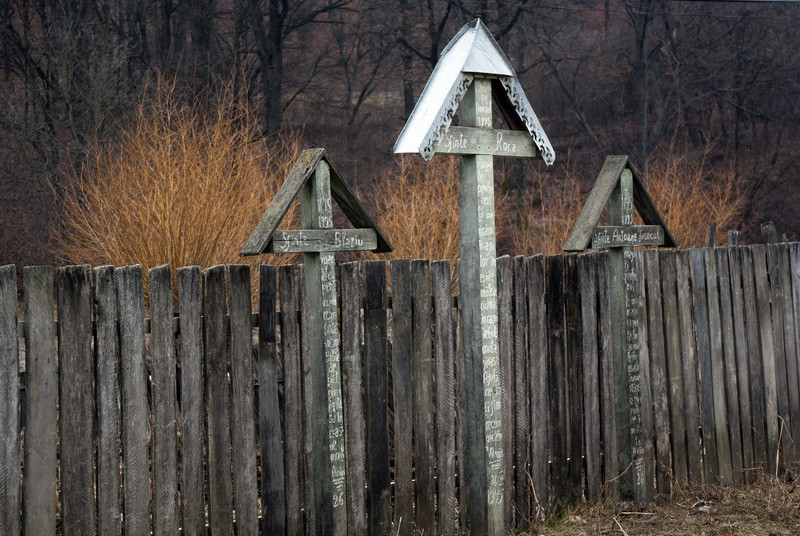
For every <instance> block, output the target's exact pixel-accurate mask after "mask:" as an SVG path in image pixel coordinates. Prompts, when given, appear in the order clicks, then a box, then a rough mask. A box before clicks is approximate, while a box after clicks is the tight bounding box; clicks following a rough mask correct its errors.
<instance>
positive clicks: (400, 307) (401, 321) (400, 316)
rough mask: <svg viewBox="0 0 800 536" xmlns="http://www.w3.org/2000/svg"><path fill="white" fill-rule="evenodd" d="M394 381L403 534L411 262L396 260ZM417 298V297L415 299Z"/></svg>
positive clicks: (408, 517)
mask: <svg viewBox="0 0 800 536" xmlns="http://www.w3.org/2000/svg"><path fill="white" fill-rule="evenodd" d="M390 268H391V277H392V335H393V337H392V338H393V342H392V379H393V383H392V386H393V389H392V392H393V394H394V435H393V440H394V453H395V454H394V526H395V527H398V529H397V530H398V532H399V533H400V534H403V535H405V534H412V533H413V531H414V445H413V443H412V441H413V437H414V434H413V429H414V428H413V427H414V415H415V412H414V396H413V391H412V385H413V380H412V378H413V359H412V351H413V346H414V344H413V336H412V331H411V326H412V322H413V312H412V300H418V299H419V298H417V296H415V295H413V294H412V285H411V261H409V260H393V261H391V263H390ZM412 296H413V298H412Z"/></svg>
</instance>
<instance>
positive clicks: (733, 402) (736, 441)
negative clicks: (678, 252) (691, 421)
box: [713, 248, 743, 484]
mask: <svg viewBox="0 0 800 536" xmlns="http://www.w3.org/2000/svg"><path fill="white" fill-rule="evenodd" d="M713 252H714V255H715V256H716V264H717V282H718V285H719V306H720V321H721V329H720V337H721V339H722V366H721V368H722V372H723V375H724V378H725V380H724V384H725V393H726V394H727V396H725V397H724V398H723V401H722V402H723V403H725V405H726V414H727V419H726V421H727V422H726V426H727V430H728V437H729V440H730V453H731V462H730V471H731V476H732V483H733V484H741V483H742V481H743V480H742V477H743V474H742V434H741V420H740V415H739V378H738V377H737V374H736V342H735V338H734V331H733V320H734V318H733V300H732V294H731V287H730V281H731V273H730V264H729V263H728V254H727V252H726V251H725V249H722V248H719V249H716V250H713ZM720 383H721V382H716V384H717V385H716V387H717V390H720V387H721V386H720V385H719V384H720ZM725 393H723V394H725Z"/></svg>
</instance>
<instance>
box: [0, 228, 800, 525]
mask: <svg viewBox="0 0 800 536" xmlns="http://www.w3.org/2000/svg"><path fill="white" fill-rule="evenodd" d="M606 259H607V257H606V255H605V254H604V253H591V254H587V255H582V256H553V257H541V256H534V257H528V258H523V257H515V258H513V259H511V258H508V257H503V258H501V259H499V260H498V291H499V326H500V327H499V330H500V331H499V333H500V338H499V342H500V355H501V367H502V378H501V382H502V412H503V419H502V434H503V441H504V450H505V452H506V458H505V459H506V464H505V482H506V486H505V495H506V497H505V498H506V501H505V504H506V506H507V508H506V517H507V526H508V527H513V526H516V527H519V528H525V527H526V526H527V525H528V524H529V523H530V522H531V521H532V520H536V519H541V518H542V517H543V516H546V515H547V514H548V513H549V512H552V511H554V510H557V509H558V508H559V507H562V506H564V505H567V504H570V503H574V502H576V501H579V500H581V499H583V498H585V499H588V500H595V499H598V498H600V497H603V496H610V497H612V498H613V497H616V496H617V494H618V493H619V490H618V479H617V477H618V476H619V475H620V473H621V472H623V471H626V470H629V468H626V467H619V466H618V462H617V456H616V452H615V449H616V435H615V429H614V428H615V425H614V392H613V389H614V381H613V377H612V376H613V363H612V362H611V360H610V356H611V349H610V333H611V319H610V315H609V304H608V295H609V291H608V283H609V274H608V268H607V262H606ZM637 262H638V263H639V267H640V270H639V273H640V274H641V277H640V279H639V281H638V284H639V289H640V295H641V299H640V300H639V315H640V325H641V326H642V328H643V329H640V332H639V333H640V342H641V348H642V354H641V355H642V358H641V362H640V367H641V374H642V383H641V385H642V388H641V397H642V407H643V408H646V411H645V412H644V415H643V419H642V421H643V426H644V430H645V433H644V437H645V442H644V443H645V445H644V446H645V453H646V458H645V459H646V462H647V463H646V465H647V467H648V468H649V470H648V475H649V476H650V478H649V480H648V484H649V485H650V486H652V487H653V489H654V492H655V493H668V492H669V491H670V489H671V487H672V486H675V485H676V484H679V483H682V482H710V483H722V484H739V483H747V482H752V481H753V480H754V479H756V478H757V477H758V476H759V475H761V474H762V473H768V474H770V475H775V474H777V475H779V476H780V475H782V474H783V472H784V471H786V470H789V469H791V468H792V467H793V465H794V464H795V463H796V461H797V459H798V455H799V454H800V452H799V450H798V448H797V445H796V443H795V442H794V441H793V438H794V437H795V436H796V435H797V433H798V430H800V394H799V390H800V376H798V360H799V358H800V352H798V348H799V347H800V332H798V329H797V328H798V321H797V319H800V244H780V245H768V246H761V245H757V246H749V247H737V248H719V249H705V250H700V249H698V250H689V251H660V252H659V251H654V250H650V251H643V252H637ZM339 268H340V274H339V285H340V298H341V303H340V305H341V315H340V318H341V356H342V372H343V379H344V381H343V393H342V396H343V407H344V415H345V417H344V418H345V438H346V446H347V448H346V451H345V456H346V467H347V475H346V509H347V512H346V517H347V529H348V533H350V534H366V533H372V534H377V533H382V532H388V531H389V530H392V531H396V532H399V533H400V534H410V533H413V531H414V530H417V531H424V533H425V534H434V533H439V534H453V533H455V532H456V531H457V530H458V527H459V521H458V511H459V510H458V504H459V493H460V489H459V474H461V473H462V471H461V470H460V468H459V463H461V461H462V457H460V456H459V454H458V453H459V452H460V451H461V449H460V448H459V445H460V444H461V442H462V441H463V439H462V438H461V436H460V433H459V432H460V428H459V423H460V419H459V414H460V410H459V408H460V407H461V400H460V398H459V396H460V389H459V385H460V378H461V375H462V374H463V370H462V366H461V363H460V360H459V359H458V356H459V347H458V344H457V341H458V339H459V336H458V334H459V324H458V315H457V310H456V308H455V307H454V306H455V305H456V301H457V299H454V298H453V297H452V296H451V292H450V288H451V273H450V266H449V264H448V262H446V261H435V262H429V261H424V260H414V261H407V260H399V261H391V262H390V263H384V262H383V261H370V262H364V263H348V264H343V265H341V266H340V267H339ZM15 274H16V273H15V269H14V267H13V266H7V267H4V268H2V269H0V367H1V368H0V396H2V401H0V430H3V434H2V449H0V533H1V534H9V535H10V534H19V533H25V534H29V535H37V536H38V535H48V534H57V533H63V534H95V533H99V534H103V535H106V534H121V533H123V531H124V534H126V535H146V534H148V533H149V532H150V531H151V530H152V531H153V532H154V533H156V534H177V533H178V528H179V527H181V528H182V530H183V533H184V534H205V533H206V531H207V526H210V527H211V528H212V533H214V534H234V532H235V533H236V534H239V535H241V534H258V533H262V534H284V533H288V534H292V535H294V534H302V533H304V532H309V533H313V531H314V527H315V523H314V516H315V512H314V506H313V505H314V504H315V503H314V500H313V497H314V494H315V482H314V480H313V479H312V478H310V476H309V475H312V474H313V471H312V470H310V469H311V468H310V467H309V465H308V462H309V460H312V459H313V456H312V454H313V453H312V452H311V451H310V444H311V440H310V434H311V431H310V424H309V423H311V421H312V418H313V417H314V415H312V412H311V404H309V403H308V396H309V394H310V393H311V389H310V386H309V382H308V372H309V364H308V363H307V361H305V360H304V358H303V355H304V344H305V342H304V340H303V329H302V325H303V316H304V310H303V307H302V303H303V299H302V296H301V292H302V291H301V289H302V284H301V281H300V278H301V277H302V272H301V270H300V269H298V268H297V267H294V266H283V267H280V268H277V269H276V268H274V267H266V266H265V267H262V268H261V270H260V273H259V279H260V284H259V294H258V300H257V302H258V304H259V306H258V309H259V311H260V314H253V312H252V311H251V290H250V273H249V269H248V268H247V267H244V266H228V267H214V268H210V269H208V270H205V271H203V272H201V271H200V270H198V269H196V268H182V269H179V270H177V271H176V274H175V275H176V278H177V279H176V281H177V286H176V288H175V289H173V274H172V271H171V270H170V268H169V267H160V268H155V269H153V270H151V271H150V272H149V274H147V275H148V278H149V288H150V298H149V319H148V318H146V317H145V300H144V293H143V274H142V272H141V269H140V268H138V267H124V268H117V269H114V268H112V267H99V268H96V269H94V270H93V271H90V269H89V268H88V267H80V266H79V267H75V266H72V267H66V268H60V269H58V270H53V269H51V268H45V267H28V268H24V269H23V274H22V275H23V277H22V280H23V288H24V318H23V319H22V320H20V319H18V314H17V311H18V299H17V283H16V281H17V278H16V275H15ZM174 291H175V292H174ZM174 295H177V302H174V300H175V298H174ZM174 303H177V310H178V311H180V314H179V315H176V314H175V312H174V309H176V308H175V307H174ZM21 350H22V351H21ZM20 355H24V359H23V360H22V361H23V363H22V364H20V361H21V359H20ZM20 367H22V369H20ZM19 370H24V372H22V373H19ZM234 527H235V528H234Z"/></svg>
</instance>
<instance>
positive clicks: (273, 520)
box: [256, 265, 287, 536]
mask: <svg viewBox="0 0 800 536" xmlns="http://www.w3.org/2000/svg"><path fill="white" fill-rule="evenodd" d="M258 281H259V285H258V287H259V291H258V360H257V362H256V376H257V378H258V441H259V446H260V451H261V504H262V510H263V512H262V515H261V532H262V533H263V534H274V535H279V536H283V535H285V534H286V507H287V505H286V488H285V487H284V486H285V472H284V455H283V442H284V437H285V434H284V431H283V429H282V427H281V407H280V400H279V396H278V393H279V391H280V381H279V376H280V364H279V362H278V348H277V340H278V338H277V327H278V326H277V315H276V309H277V305H278V300H277V295H278V292H277V290H278V288H277V283H278V282H277V270H276V268H275V267H274V266H267V265H261V266H259V270H258Z"/></svg>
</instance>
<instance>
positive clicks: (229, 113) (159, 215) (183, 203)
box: [57, 80, 300, 270]
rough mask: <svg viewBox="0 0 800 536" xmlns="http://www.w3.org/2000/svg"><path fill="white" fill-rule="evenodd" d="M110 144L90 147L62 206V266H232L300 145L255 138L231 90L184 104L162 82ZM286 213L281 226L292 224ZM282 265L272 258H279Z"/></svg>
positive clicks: (250, 118) (243, 103) (246, 108)
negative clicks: (68, 263) (64, 263)
mask: <svg viewBox="0 0 800 536" xmlns="http://www.w3.org/2000/svg"><path fill="white" fill-rule="evenodd" d="M152 93H153V95H152V96H151V97H149V98H146V99H144V100H143V103H142V104H141V105H140V106H139V109H138V113H137V115H136V117H135V119H134V121H133V122H132V124H131V125H130V126H129V127H128V128H126V129H123V130H122V132H121V133H120V135H119V137H118V138H117V140H116V141H115V142H113V143H108V144H105V145H103V146H100V147H96V148H95V149H94V150H93V151H92V152H91V153H90V155H89V157H88V159H87V161H86V163H85V164H84V166H83V168H82V170H81V172H80V174H79V175H78V176H76V177H73V181H72V185H73V186H72V187H71V188H70V189H69V190H68V192H67V194H66V196H65V198H64V200H63V202H62V203H61V206H60V209H61V214H62V219H63V222H64V223H63V227H62V231H61V233H60V235H59V239H58V243H57V249H58V252H59V253H61V254H62V255H64V257H66V259H65V260H66V261H67V262H72V263H90V264H94V265H100V264H113V265H117V266H122V265H128V264H141V265H142V266H143V268H144V269H145V270H146V269H148V268H151V267H153V266H157V265H160V264H164V263H169V264H171V265H172V266H173V267H176V268H177V267H180V266H190V265H197V266H200V267H203V268H204V267H208V266H212V265H216V264H239V263H246V262H247V261H248V260H251V259H255V260H254V261H252V262H251V264H256V263H258V262H263V258H259V257H250V258H244V257H239V254H238V253H239V250H240V249H241V247H242V245H243V244H244V243H245V241H246V240H247V237H248V236H249V235H250V233H251V232H252V230H253V229H254V228H255V226H256V223H258V221H259V219H260V218H261V215H262V213H263V212H264V210H265V209H266V207H267V206H268V205H269V203H270V201H271V200H272V198H273V197H274V195H275V193H276V192H277V190H278V188H279V187H280V185H281V184H282V183H283V181H284V179H285V178H286V175H287V173H288V171H289V169H290V168H291V166H292V165H293V163H294V161H295V160H296V158H297V155H298V153H299V150H300V140H299V139H298V137H297V136H292V135H286V136H282V137H279V138H276V139H275V140H272V141H265V140H264V139H263V138H261V137H260V136H259V133H258V129H257V124H256V118H257V110H256V109H254V107H253V106H252V105H251V104H250V103H248V101H247V100H246V99H244V98H243V97H240V96H239V95H238V94H237V93H236V92H235V91H234V89H233V86H232V85H231V84H222V88H221V89H220V90H218V91H216V92H212V93H213V94H214V96H212V97H208V98H206V100H202V99H198V98H196V99H194V100H193V101H191V102H186V101H184V100H182V99H181V98H180V96H179V95H178V94H177V93H176V91H175V89H174V84H172V83H171V82H170V81H165V80H160V81H158V82H157V83H156V84H155V85H154V87H153V89H152ZM297 219H298V217H297V215H296V214H290V215H289V216H288V219H287V220H286V224H288V225H292V223H293V222H294V221H295V220H297ZM281 260H282V259H275V258H273V259H272V262H276V261H277V262H280V261H281Z"/></svg>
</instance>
